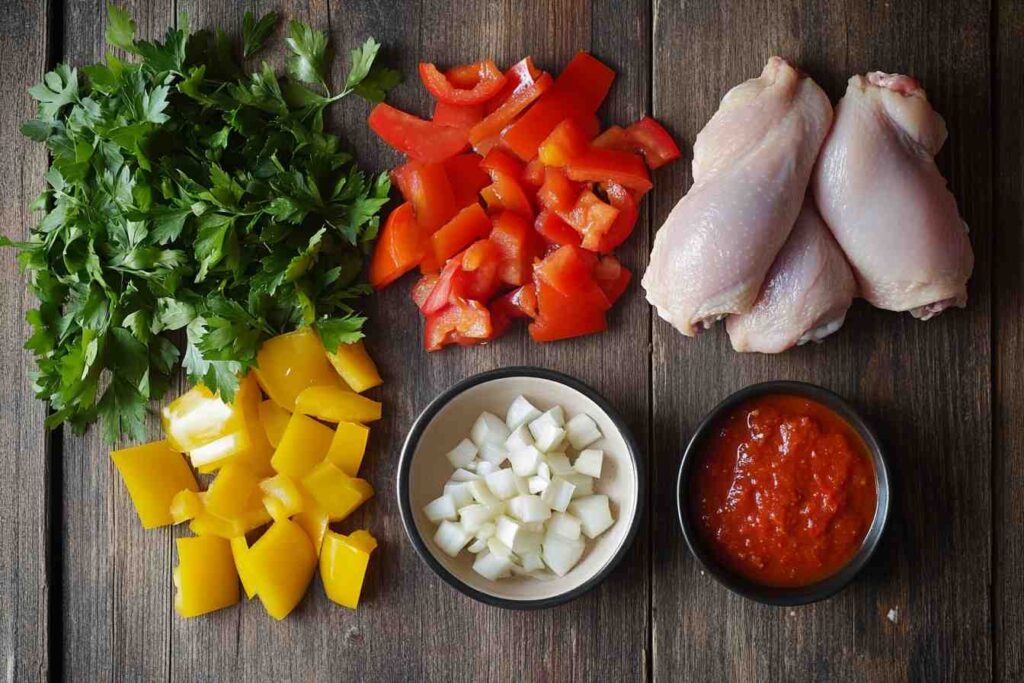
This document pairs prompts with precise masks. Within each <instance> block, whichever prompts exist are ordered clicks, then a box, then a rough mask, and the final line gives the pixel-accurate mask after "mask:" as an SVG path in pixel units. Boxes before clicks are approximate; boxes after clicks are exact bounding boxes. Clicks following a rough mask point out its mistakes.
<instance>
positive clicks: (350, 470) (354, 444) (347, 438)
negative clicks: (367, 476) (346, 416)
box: [327, 422, 370, 477]
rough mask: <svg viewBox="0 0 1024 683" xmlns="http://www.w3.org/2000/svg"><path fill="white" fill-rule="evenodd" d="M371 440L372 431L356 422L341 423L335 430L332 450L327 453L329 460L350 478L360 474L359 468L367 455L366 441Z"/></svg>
mask: <svg viewBox="0 0 1024 683" xmlns="http://www.w3.org/2000/svg"><path fill="white" fill-rule="evenodd" d="M369 438H370V429H369V428H368V427H364V426H363V425H361V424H356V423H355V422H339V423H338V426H337V428H336V429H335V430H334V439H333V440H332V441H331V448H330V450H328V451H327V459H328V460H330V461H331V462H333V463H334V464H335V465H337V466H338V467H340V468H341V471H342V472H344V473H345V474H347V475H348V476H350V477H355V476H357V475H358V474H359V466H360V465H361V464H362V462H363V455H364V454H365V453H366V441H367V439H369Z"/></svg>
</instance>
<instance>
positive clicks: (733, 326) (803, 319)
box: [725, 195, 857, 353]
mask: <svg viewBox="0 0 1024 683" xmlns="http://www.w3.org/2000/svg"><path fill="white" fill-rule="evenodd" d="M856 289H857V287H856V283H855V282H854V279H853V273H852V272H851V271H850V266H849V265H847V263H846V257H845V256H843V252H842V250H840V249H839V245H838V244H836V241H835V238H833V237H832V235H831V233H829V231H828V228H827V227H826V226H825V223H823V222H822V220H821V216H819V215H818V210H817V209H816V208H815V207H814V203H813V201H812V200H811V197H810V195H808V197H807V199H806V200H805V201H804V205H803V208H802V209H801V210H800V215H799V216H798V217H797V219H796V224H795V225H794V226H793V231H792V232H791V233H790V234H789V239H788V240H786V244H785V245H783V247H782V251H780V252H779V255H778V256H777V257H776V258H775V263H773V264H772V268H771V270H770V271H768V277H767V278H765V281H764V286H763V287H762V289H761V294H760V296H758V298H757V302H756V303H755V304H754V308H753V309H751V311H750V312H749V313H744V314H742V315H731V316H729V317H728V318H727V319H726V321H725V327H726V329H727V330H728V331H729V340H730V341H731V342H732V348H733V349H735V350H736V351H759V352H761V353H779V352H781V351H785V350H786V349H788V348H790V347H792V346H795V345H797V344H803V343H805V342H809V341H821V340H822V339H824V338H825V337H827V336H828V335H830V334H832V333H833V332H835V331H836V330H838V329H839V328H840V327H842V325H843V320H845V319H846V310H847V309H848V308H849V307H850V304H851V303H853V297H854V296H855V295H856Z"/></svg>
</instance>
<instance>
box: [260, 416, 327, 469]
mask: <svg viewBox="0 0 1024 683" xmlns="http://www.w3.org/2000/svg"><path fill="white" fill-rule="evenodd" d="M333 439H334V430H333V429H331V428H330V427H327V426H325V425H322V424H320V423H319V422H317V421H316V420H314V419H312V418H309V417H306V416H305V415H300V414H299V413H295V414H294V415H292V416H291V419H289V420H288V426H287V427H285V430H284V434H282V435H281V442H280V443H278V444H277V449H276V450H275V451H274V457H273V458H271V459H270V464H271V465H272V466H273V467H274V471H276V472H279V473H281V474H287V475H288V476H289V477H291V478H292V479H302V478H303V477H304V476H306V474H308V473H309V471H310V470H312V469H313V468H314V467H316V465H317V463H319V462H320V461H321V460H323V459H324V458H325V457H327V451H328V450H330V448H331V441H332V440H333Z"/></svg>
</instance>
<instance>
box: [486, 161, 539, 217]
mask: <svg viewBox="0 0 1024 683" xmlns="http://www.w3.org/2000/svg"><path fill="white" fill-rule="evenodd" d="M491 177H492V178H494V182H493V183H491V184H490V185H488V186H487V187H485V188H484V189H483V190H481V191H480V195H481V196H482V197H483V198H484V201H485V202H487V207H488V208H489V209H490V210H491V211H492V212H496V211H498V210H500V209H505V210H507V211H514V212H516V213H518V214H519V215H520V216H522V217H524V218H526V219H528V220H531V221H532V220H533V216H534V210H533V203H532V202H531V201H530V197H529V195H527V194H526V191H525V190H524V189H523V186H522V185H521V184H520V183H519V180H518V177H519V176H513V175H508V174H507V173H502V172H501V171H494V170H492V171H491Z"/></svg>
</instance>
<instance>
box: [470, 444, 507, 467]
mask: <svg viewBox="0 0 1024 683" xmlns="http://www.w3.org/2000/svg"><path fill="white" fill-rule="evenodd" d="M507 457H508V449H507V448H505V444H503V443H500V444H499V443H485V444H484V445H483V446H481V447H480V461H481V462H486V463H490V464H492V465H494V466H496V467H500V466H501V463H503V462H505V458H507ZM477 467H478V468H479V465H477Z"/></svg>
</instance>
